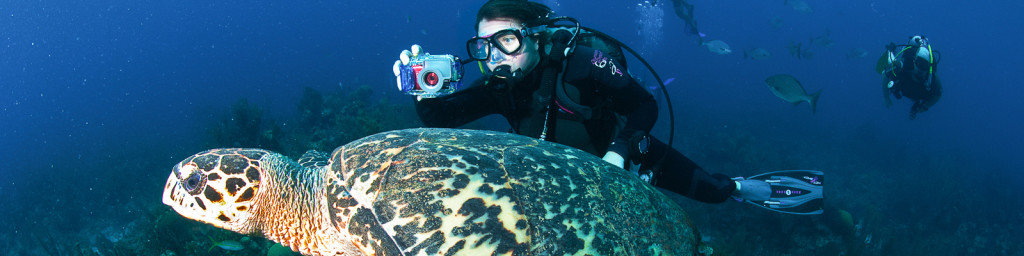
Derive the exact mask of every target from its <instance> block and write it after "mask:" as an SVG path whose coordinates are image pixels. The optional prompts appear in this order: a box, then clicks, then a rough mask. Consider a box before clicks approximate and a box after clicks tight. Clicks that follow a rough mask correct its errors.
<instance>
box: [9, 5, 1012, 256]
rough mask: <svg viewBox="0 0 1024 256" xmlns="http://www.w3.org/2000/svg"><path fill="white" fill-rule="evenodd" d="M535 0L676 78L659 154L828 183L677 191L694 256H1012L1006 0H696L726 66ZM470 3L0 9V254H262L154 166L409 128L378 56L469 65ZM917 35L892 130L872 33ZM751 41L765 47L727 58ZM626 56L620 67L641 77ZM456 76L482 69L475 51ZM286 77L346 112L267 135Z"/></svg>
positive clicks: (620, 23)
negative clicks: (191, 214)
mask: <svg viewBox="0 0 1024 256" xmlns="http://www.w3.org/2000/svg"><path fill="white" fill-rule="evenodd" d="M541 2H543V3H545V4H547V5H550V6H551V7H552V8H553V9H555V10H556V11H557V12H558V14H561V15H567V16H572V17H575V18H577V19H578V20H579V21H580V22H582V23H583V25H584V26H587V27H591V28H595V29H598V30H600V31H602V32H605V33H607V34H610V35H612V36H614V37H616V38H618V39H619V40H621V41H623V42H625V43H627V44H628V45H630V46H631V47H633V48H635V49H637V50H638V51H641V52H642V53H643V54H644V56H643V57H644V58H646V59H647V60H648V61H649V62H650V63H651V64H652V66H653V67H654V68H655V69H656V70H657V72H658V73H659V75H660V76H661V77H662V78H663V79H665V78H674V79H673V82H672V83H670V84H668V88H667V89H668V92H669V93H668V96H669V97H671V100H672V106H673V107H674V112H675V120H676V123H675V127H674V128H673V127H670V126H669V122H668V117H669V115H668V113H667V111H666V110H665V109H664V108H665V106H666V104H662V105H661V106H662V110H661V115H660V117H661V119H660V120H659V123H658V124H657V126H656V128H655V130H654V134H655V135H656V136H658V137H660V138H663V139H667V136H668V133H669V131H670V130H672V129H674V132H675V141H674V145H675V147H676V148H678V149H680V150H681V151H682V152H683V153H685V154H687V155H688V156H689V157H691V158H692V159H694V160H695V161H696V162H697V163H699V164H700V165H702V166H703V167H704V168H705V169H707V170H709V171H710V172H713V173H719V172H720V173H726V174H729V175H734V176H749V175H754V174H757V173H761V172H764V171H771V170H785V169H815V170H822V171H824V172H825V173H826V177H827V185H826V186H827V187H826V190H825V193H826V204H827V207H826V213H825V214H823V215H818V216H794V215H783V214H780V213H775V212H770V211H766V210H763V209H759V208H755V207H752V206H749V205H745V204H740V203H736V202H726V203H723V204H702V203H698V202H695V201H693V200H689V199H686V198H681V197H676V198H677V199H678V202H679V203H680V204H681V205H683V206H684V208H685V209H687V211H688V213H689V214H690V215H691V217H692V218H693V220H694V224H695V225H696V227H697V228H699V229H700V230H701V234H702V235H703V239H704V242H705V243H707V244H708V245H710V246H712V247H713V248H715V253H714V255H1024V239H1022V237H1024V231H1022V230H1024V212H1022V210H1024V199H1022V197H1020V196H1019V191H1020V188H1021V186H1022V185H1024V182H1022V180H1024V172H1022V171H1021V170H1022V169H1024V160H1022V159H1024V158H1022V157H1021V154H1022V152H1024V148H1022V146H1021V145H1024V136H1022V135H1021V131H1024V113H1022V111H1024V101H1022V100H1020V99H1019V98H1020V95H1024V87H1021V86H1020V85H1019V84H1021V82H1020V81H1019V80H1015V79H1018V77H1017V76H1016V75H1017V74H1019V71H1018V69H1019V68H1020V67H1021V64H1020V63H1019V62H1020V61H1019V60H1020V59H1021V58H1024V54H1022V50H1021V46H1020V42H1022V41H1024V36H1022V35H1021V34H1020V33H1019V31H1018V30H1019V28H1021V27H1024V19H1020V18H1019V17H1018V15H1017V13H1016V11H1017V10H1022V9H1024V2H1016V1H975V2H953V1H921V0H892V1H871V0H867V1H824V0H803V1H799V2H798V1H796V0H790V1H737V0H728V1H707V0H694V1H692V2H691V3H692V4H693V5H694V6H695V11H694V18H695V20H696V21H697V24H698V27H699V28H700V31H701V32H703V33H705V34H706V35H707V37H706V38H707V39H708V40H721V41H723V42H726V43H728V44H729V45H730V46H731V49H732V53H730V54H725V55H719V54H715V53H712V52H709V51H708V49H707V48H705V47H703V46H701V45H700V44H699V42H698V41H699V40H698V38H697V37H696V36H693V35H688V34H685V33H684V32H683V31H684V27H683V24H684V23H683V21H682V20H681V19H680V18H679V17H678V16H676V13H675V11H674V10H673V9H672V8H673V5H672V3H671V1H610V0H596V1H578V0H573V1H570V0H557V1H555V0H547V1H541ZM801 3H803V4H806V7H805V5H802V4H801ZM480 5H481V1H465V0H457V1H444V2H415V1H299V2H288V1H152V0H141V1H115V0H98V1H67V0H54V1H50V0H5V1H3V2H0V255H196V254H200V255H253V254H259V255H262V254H268V253H267V251H268V250H269V249H267V248H268V247H270V244H271V243H269V242H267V241H265V240H262V239H260V238H243V237H241V236H238V235H233V234H231V233H227V232H222V231H216V230H213V229H212V228H210V227H208V226H206V225H202V224H198V223H196V222H192V221H188V220H184V219H181V218H180V217H177V216H176V214H174V213H173V212H171V211H170V208H169V207H167V206H165V205H163V204H162V203H161V202H160V195H161V192H162V189H163V184H164V181H165V180H166V177H167V175H168V173H169V171H170V169H171V167H172V166H173V165H174V164H176V163H178V161H180V160H182V159H183V158H185V157H187V156H189V155H191V154H193V153H196V152H199V151H201V150H204V149H207V148H213V147H228V146H240V145H241V146H246V145H255V146H265V147H274V148H277V149H280V150H285V151H286V152H291V153H293V152H298V153H301V148H303V147H306V146H307V145H314V146H315V147H320V148H321V149H323V148H326V149H327V150H329V149H331V148H333V147H335V146H339V145H341V144H340V143H344V142H346V141H347V140H351V139H353V138H357V137H359V136H363V135H366V133H369V132H373V131H380V130H388V129H398V128H405V127H409V126H415V124H417V123H418V120H416V115H415V113H410V112H409V111H413V110H412V102H411V101H410V99H409V98H408V97H407V96H405V95H401V94H400V93H399V92H398V91H397V90H395V84H394V83H395V79H394V76H393V74H392V73H391V72H392V71H391V66H392V63H393V62H394V61H395V60H396V58H397V57H398V54H399V52H400V51H401V50H403V49H408V47H409V46H410V45H412V44H414V43H416V44H420V45H422V46H423V47H424V48H425V49H427V51H428V52H430V53H433V54H444V53H450V54H455V55H461V56H465V55H466V53H465V49H464V46H465V40H466V39H468V38H470V37H472V36H473V35H474V34H475V33H474V31H473V23H474V20H475V15H476V11H477V8H479V6H480ZM915 34H920V35H925V36H927V37H928V38H929V39H930V42H931V44H932V45H933V47H934V49H935V50H937V51H939V52H941V54H942V58H941V62H940V64H939V66H938V71H937V72H938V74H939V76H940V77H941V79H942V82H943V87H944V88H943V89H944V93H943V96H942V98H941V100H939V102H938V103H937V104H936V105H935V106H934V107H932V108H931V109H930V110H928V111H927V112H924V113H920V114H918V116H917V119H916V120H909V119H908V117H907V116H908V112H909V109H910V105H911V103H910V102H909V101H908V100H907V99H903V100H895V102H894V103H895V104H894V105H893V106H892V107H891V108H886V107H885V105H884V103H883V99H882V95H881V94H882V92H881V90H880V89H881V82H880V81H881V78H880V76H879V75H878V74H877V73H875V71H874V67H875V62H876V60H877V58H878V56H879V55H881V54H882V52H883V50H884V46H885V45H886V44H888V43H890V42H894V43H897V44H900V43H905V42H906V41H907V39H908V37H909V36H912V35H915ZM792 45H800V46H801V50H802V51H804V53H805V55H804V58H797V57H795V56H793V55H791V54H790V51H789V49H790V48H791V47H790V46H792ZM754 48H763V49H764V50H766V51H768V52H769V53H770V56H769V57H767V58H765V59H757V60H754V59H745V58H743V53H744V52H745V51H748V50H751V49H754ZM808 53H809V54H808ZM811 55H813V57H809V58H808V56H811ZM636 63H637V62H635V61H634V62H631V63H630V72H631V73H632V74H634V75H637V76H639V77H640V78H642V79H643V80H644V81H645V83H647V85H653V84H654V82H651V81H653V79H652V78H651V77H650V76H649V75H647V71H646V70H645V69H643V68H642V66H641V65H639V64H636ZM474 72H475V73H474ZM466 73H467V78H466V79H467V80H470V79H473V78H475V77H478V76H479V72H478V71H477V70H476V64H470V65H469V66H468V67H467V68H466ZM783 73H784V74H791V75H793V76H794V77H796V78H798V79H799V80H800V82H801V83H802V84H803V86H804V87H805V88H806V89H807V90H808V91H809V92H815V91H818V90H821V91H822V94H821V97H820V101H819V103H818V106H817V111H816V113H814V114H812V113H811V109H810V107H809V106H808V105H807V104H806V103H804V104H800V105H797V106H795V107H794V106H792V105H791V104H788V103H785V102H783V101H781V100H780V99H778V98H776V97H775V96H774V95H772V93H771V92H770V91H769V90H768V88H767V87H766V86H765V84H764V79H765V78H767V77H769V76H771V75H774V74H783ZM306 88H309V90H313V91H318V92H321V93H322V94H323V95H325V96H328V97H327V98H328V99H334V100H336V101H341V102H352V103H351V106H349V105H345V106H346V107H345V108H343V109H344V110H345V111H353V109H355V110H357V111H355V112H339V113H338V115H351V116H357V117H359V118H358V119H353V120H354V121H345V122H349V123H345V124H346V125H345V126H344V127H346V128H345V129H339V130H337V131H320V133H315V134H314V135H313V136H307V137H297V136H290V137H289V136H285V137H283V138H284V139H282V137H281V136H283V135H282V134H284V135H288V134H293V133H297V132H296V131H297V130H299V128H298V127H303V121H302V120H304V119H302V117H303V114H304V113H305V112H303V111H305V110H307V109H306V108H303V106H307V105H303V104H307V103H308V101H304V100H303V99H304V95H309V94H308V93H309V90H307V89H306ZM243 99H244V101H243ZM327 101H330V100H327ZM327 101H325V102H327ZM662 101H664V100H663V99H662ZM390 110H396V111H390ZM339 111H340V110H339ZM242 117H244V118H242ZM339 122H342V121H339ZM503 125H504V124H503V123H502V122H501V120H499V119H487V120H484V121H482V122H480V123H477V124H474V125H473V128H492V129H499V130H500V129H505V128H504V126H503ZM246 128H251V129H248V130H247V129H246ZM275 129H277V130H275ZM234 136H248V137H247V138H249V139H250V140H249V141H247V142H244V143H243V144H238V143H241V142H238V141H239V140H240V139H238V138H234ZM328 137H329V138H328ZM312 140H317V141H319V142H318V143H319V144H311V142H310V141H312ZM245 143H248V144H245ZM292 156H293V157H295V156H296V155H292ZM211 240H216V241H223V240H232V241H239V243H240V244H242V245H243V246H244V247H245V249H243V250H241V251H227V250H224V249H221V248H212V249H210V248H209V247H210V246H211V245H213V242H212V241H211ZM275 255H280V254H275Z"/></svg>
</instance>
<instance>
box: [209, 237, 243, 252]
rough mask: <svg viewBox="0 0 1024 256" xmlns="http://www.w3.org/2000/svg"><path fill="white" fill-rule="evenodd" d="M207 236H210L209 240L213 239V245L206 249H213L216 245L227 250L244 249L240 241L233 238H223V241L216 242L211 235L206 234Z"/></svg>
mask: <svg viewBox="0 0 1024 256" xmlns="http://www.w3.org/2000/svg"><path fill="white" fill-rule="evenodd" d="M207 237H208V238H210V241H213V245H212V246H210V249H207V250H206V251H210V250H213V248H216V247H220V248H221V249H224V250H228V251H241V250H242V249H245V246H244V245H242V243H240V242H238V241H235V240H224V241H220V242H218V241H217V240H214V239H213V237H211V236H207Z"/></svg>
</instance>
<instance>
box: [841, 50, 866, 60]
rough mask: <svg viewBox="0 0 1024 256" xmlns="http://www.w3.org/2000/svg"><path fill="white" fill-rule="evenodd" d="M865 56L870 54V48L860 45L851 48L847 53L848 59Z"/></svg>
mask: <svg viewBox="0 0 1024 256" xmlns="http://www.w3.org/2000/svg"><path fill="white" fill-rule="evenodd" d="M864 56H868V50H865V49H864V48H860V47H857V48H853V49H850V52H848V53H846V58H847V59H855V58H863V57H864Z"/></svg>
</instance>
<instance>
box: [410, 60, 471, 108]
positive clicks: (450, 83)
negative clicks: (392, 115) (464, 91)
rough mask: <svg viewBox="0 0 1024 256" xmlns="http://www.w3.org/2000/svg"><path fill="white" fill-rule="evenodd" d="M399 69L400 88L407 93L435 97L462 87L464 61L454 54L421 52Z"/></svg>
mask: <svg viewBox="0 0 1024 256" xmlns="http://www.w3.org/2000/svg"><path fill="white" fill-rule="evenodd" d="M398 69H399V76H398V90H399V91H402V92H404V93H405V94H409V95H414V96H420V97H424V98H435V97H438V96H443V95H448V94H451V93H453V92H455V90H458V89H459V87H462V62H460V61H459V57H456V56H453V55H430V54H426V53H424V54H420V55H418V56H416V57H413V58H412V59H410V60H409V64H408V65H401V64H400V65H399V67H398Z"/></svg>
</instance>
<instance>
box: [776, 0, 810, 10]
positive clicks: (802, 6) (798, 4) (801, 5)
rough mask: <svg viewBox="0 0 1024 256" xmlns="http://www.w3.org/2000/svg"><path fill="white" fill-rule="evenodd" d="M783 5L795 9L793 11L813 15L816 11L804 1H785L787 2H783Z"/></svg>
mask: <svg viewBox="0 0 1024 256" xmlns="http://www.w3.org/2000/svg"><path fill="white" fill-rule="evenodd" d="M783 3H784V4H786V5H789V7H793V10H796V11H798V12H802V13H812V12H814V9H811V5H809V4H807V2H805V1H804V0H785V1H783Z"/></svg>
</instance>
